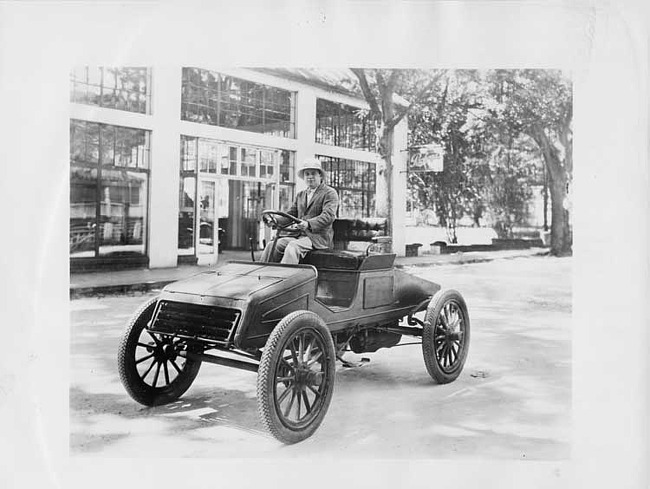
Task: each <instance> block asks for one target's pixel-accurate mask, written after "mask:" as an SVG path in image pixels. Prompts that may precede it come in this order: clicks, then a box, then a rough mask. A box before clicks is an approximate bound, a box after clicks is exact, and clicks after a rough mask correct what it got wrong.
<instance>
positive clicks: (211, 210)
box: [197, 180, 219, 255]
mask: <svg viewBox="0 0 650 489" xmlns="http://www.w3.org/2000/svg"><path fill="white" fill-rule="evenodd" d="M215 188H216V185H215V182H214V180H201V182H200V185H199V195H198V202H199V230H198V235H199V239H198V247H197V248H198V254H199V255H212V254H214V253H215V252H216V246H217V244H218V239H217V236H218V232H217V231H218V227H219V226H218V221H217V212H216V210H217V205H216V199H215V197H216V192H215Z"/></svg>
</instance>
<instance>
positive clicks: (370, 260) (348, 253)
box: [302, 218, 395, 270]
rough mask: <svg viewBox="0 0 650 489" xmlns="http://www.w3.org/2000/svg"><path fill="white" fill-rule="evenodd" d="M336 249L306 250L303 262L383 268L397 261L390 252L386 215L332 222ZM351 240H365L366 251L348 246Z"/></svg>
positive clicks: (321, 266) (324, 266)
mask: <svg viewBox="0 0 650 489" xmlns="http://www.w3.org/2000/svg"><path fill="white" fill-rule="evenodd" d="M332 227H333V230H334V249H333V250H314V251H310V252H309V253H307V255H306V256H305V258H303V260H302V263H305V264H309V265H313V266H315V267H316V268H318V269H331V270H380V269H383V268H390V267H392V266H393V263H394V261H395V255H394V254H393V253H391V241H392V240H391V237H390V236H388V235H387V234H388V232H387V230H388V220H387V219H386V218H364V219H346V218H343V219H336V220H335V221H334V224H333V226H332ZM352 243H365V244H366V246H365V250H351V249H349V247H350V245H351V244H352Z"/></svg>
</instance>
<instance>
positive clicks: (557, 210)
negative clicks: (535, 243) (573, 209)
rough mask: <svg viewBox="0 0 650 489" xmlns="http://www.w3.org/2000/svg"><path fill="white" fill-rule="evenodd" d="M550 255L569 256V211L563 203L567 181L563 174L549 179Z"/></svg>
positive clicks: (570, 244) (570, 239)
mask: <svg viewBox="0 0 650 489" xmlns="http://www.w3.org/2000/svg"><path fill="white" fill-rule="evenodd" d="M550 183H551V185H550V187H551V253H552V254H553V255H556V256H566V255H570V254H571V247H572V244H573V238H572V235H571V227H570V226H569V211H568V210H567V209H565V207H564V202H565V201H566V197H567V179H566V176H565V175H564V174H562V173H561V174H560V175H556V176H555V178H553V177H551V182H550Z"/></svg>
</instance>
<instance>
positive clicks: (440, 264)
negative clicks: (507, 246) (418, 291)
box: [395, 250, 550, 268]
mask: <svg viewBox="0 0 650 489" xmlns="http://www.w3.org/2000/svg"><path fill="white" fill-rule="evenodd" d="M548 255H550V251H548V250H541V251H539V252H536V253H531V254H528V255H513V256H494V257H489V258H488V257H478V256H477V257H469V258H463V257H460V258H458V259H456V260H450V261H445V262H420V263H410V264H395V268H411V267H418V268H421V267H443V266H446V265H469V264H472V263H486V262H490V261H496V260H514V259H515V258H531V257H533V256H548Z"/></svg>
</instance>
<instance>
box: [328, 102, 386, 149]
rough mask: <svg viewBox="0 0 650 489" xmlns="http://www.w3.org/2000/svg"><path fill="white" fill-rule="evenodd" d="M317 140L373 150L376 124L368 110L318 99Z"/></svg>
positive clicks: (335, 144)
mask: <svg viewBox="0 0 650 489" xmlns="http://www.w3.org/2000/svg"><path fill="white" fill-rule="evenodd" d="M316 142H317V143H321V144H329V145H332V146H341V147H344V148H353V149H365V150H368V151H373V150H374V149H375V144H376V130H375V125H374V123H373V120H372V119H371V118H370V116H369V113H368V111H367V110H364V109H360V108H357V107H352V106H350V105H345V104H338V103H335V102H330V101H328V100H323V99H317V101H316Z"/></svg>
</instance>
